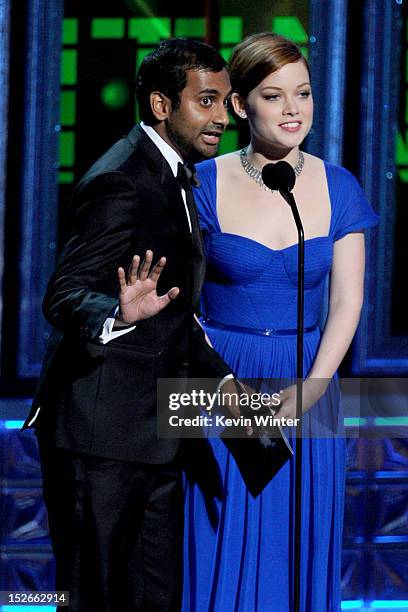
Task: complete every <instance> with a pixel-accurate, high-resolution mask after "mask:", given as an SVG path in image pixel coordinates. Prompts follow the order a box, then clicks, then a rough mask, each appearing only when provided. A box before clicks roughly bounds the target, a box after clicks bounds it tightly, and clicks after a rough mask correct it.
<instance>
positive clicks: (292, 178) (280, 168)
mask: <svg viewBox="0 0 408 612" xmlns="http://www.w3.org/2000/svg"><path fill="white" fill-rule="evenodd" d="M262 180H263V182H264V184H265V185H266V186H267V187H269V189H273V190H274V191H287V192H289V191H292V189H293V187H294V186H295V182H296V174H295V171H294V169H293V168H292V166H291V165H290V164H288V162H285V161H279V162H277V163H276V164H266V166H264V167H263V168H262Z"/></svg>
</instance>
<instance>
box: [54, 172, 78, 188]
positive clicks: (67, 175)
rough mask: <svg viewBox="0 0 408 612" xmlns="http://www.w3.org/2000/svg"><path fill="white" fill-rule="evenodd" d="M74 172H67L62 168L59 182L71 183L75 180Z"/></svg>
mask: <svg viewBox="0 0 408 612" xmlns="http://www.w3.org/2000/svg"><path fill="white" fill-rule="evenodd" d="M74 178H75V177H74V173H73V172H66V171H65V170H60V171H59V172H58V182H59V183H60V184H64V185H69V184H70V183H73V182H74Z"/></svg>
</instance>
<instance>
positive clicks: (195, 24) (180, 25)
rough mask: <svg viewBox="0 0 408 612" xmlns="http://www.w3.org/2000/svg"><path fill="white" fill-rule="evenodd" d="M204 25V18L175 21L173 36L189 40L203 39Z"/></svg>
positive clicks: (181, 18)
mask: <svg viewBox="0 0 408 612" xmlns="http://www.w3.org/2000/svg"><path fill="white" fill-rule="evenodd" d="M205 33H206V23H205V19H204V17H194V18H190V19H189V18H183V17H180V18H178V19H176V22H175V26H174V36H189V37H191V38H204V36H205Z"/></svg>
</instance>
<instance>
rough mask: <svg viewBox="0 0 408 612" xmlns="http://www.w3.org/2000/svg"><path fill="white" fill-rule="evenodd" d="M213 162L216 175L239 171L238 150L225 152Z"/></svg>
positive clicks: (232, 173)
mask: <svg viewBox="0 0 408 612" xmlns="http://www.w3.org/2000/svg"><path fill="white" fill-rule="evenodd" d="M215 163H216V165H217V173H218V176H221V177H224V176H231V175H234V174H236V173H238V172H239V170H240V166H241V164H240V161H239V151H233V152H232V153H225V155H220V156H219V157H217V158H216V160H215Z"/></svg>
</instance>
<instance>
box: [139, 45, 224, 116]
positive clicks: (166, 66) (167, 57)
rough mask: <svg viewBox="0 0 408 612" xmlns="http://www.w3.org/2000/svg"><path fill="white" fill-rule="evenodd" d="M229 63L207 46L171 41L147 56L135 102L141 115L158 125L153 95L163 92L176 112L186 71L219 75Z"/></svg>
mask: <svg viewBox="0 0 408 612" xmlns="http://www.w3.org/2000/svg"><path fill="white" fill-rule="evenodd" d="M225 66H226V62H225V61H224V59H223V58H222V57H221V55H219V53H217V51H216V50H215V49H213V48H212V47H210V45H207V44H206V43H203V42H200V41H198V40H192V39H189V38H170V39H169V40H164V41H163V42H161V43H160V44H159V46H158V47H157V49H155V50H154V51H153V52H152V53H150V54H149V55H147V56H146V57H145V58H144V60H143V62H142V64H141V66H140V68H139V71H138V74H137V77H136V99H137V102H138V105H139V115H140V118H141V120H142V121H144V123H146V124H147V125H155V124H156V123H158V121H157V119H156V117H155V116H154V114H153V113H152V110H151V107H150V94H151V92H152V91H160V92H161V93H162V94H164V95H165V96H167V97H168V98H170V100H171V103H172V105H173V108H177V105H178V104H179V102H180V98H179V93H180V92H181V91H182V90H183V89H184V87H185V86H186V82H187V75H186V73H187V70H207V71H208V72H220V71H221V70H222V69H223V68H225Z"/></svg>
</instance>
